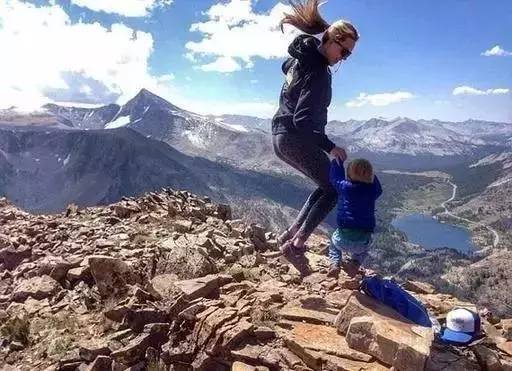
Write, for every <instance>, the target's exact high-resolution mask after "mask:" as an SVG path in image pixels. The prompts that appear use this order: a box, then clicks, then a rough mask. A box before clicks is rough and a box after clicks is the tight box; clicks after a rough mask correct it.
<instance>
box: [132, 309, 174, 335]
mask: <svg viewBox="0 0 512 371" xmlns="http://www.w3.org/2000/svg"><path fill="white" fill-rule="evenodd" d="M123 320H124V323H125V324H126V325H127V326H128V327H129V328H130V329H132V330H133V331H134V332H141V331H142V330H143V329H144V327H145V326H146V325H148V324H155V323H164V322H167V321H168V320H170V319H169V316H168V314H167V313H166V312H165V311H162V310H158V309H153V308H147V309H138V310H133V311H128V312H127V313H126V315H125V316H124V318H123Z"/></svg>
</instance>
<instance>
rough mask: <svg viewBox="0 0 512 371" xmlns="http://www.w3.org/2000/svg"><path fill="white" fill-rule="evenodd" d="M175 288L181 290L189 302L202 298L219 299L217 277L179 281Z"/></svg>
mask: <svg viewBox="0 0 512 371" xmlns="http://www.w3.org/2000/svg"><path fill="white" fill-rule="evenodd" d="M174 286H175V287H177V288H178V289H180V291H181V292H182V293H183V294H184V295H185V298H186V299H187V300H194V299H197V298H200V297H212V296H213V297H218V295H219V279H218V277H217V276H216V275H208V276H205V277H201V278H196V279H192V280H185V281H177V282H175V283H174Z"/></svg>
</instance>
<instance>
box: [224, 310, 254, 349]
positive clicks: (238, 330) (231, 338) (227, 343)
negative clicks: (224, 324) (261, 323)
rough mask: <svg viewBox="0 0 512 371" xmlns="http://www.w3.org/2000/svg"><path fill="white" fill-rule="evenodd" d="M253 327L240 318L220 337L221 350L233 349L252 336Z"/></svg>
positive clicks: (245, 319) (246, 320)
mask: <svg viewBox="0 0 512 371" xmlns="http://www.w3.org/2000/svg"><path fill="white" fill-rule="evenodd" d="M253 329H254V325H253V324H252V323H251V322H249V321H248V319H247V318H245V317H244V318H241V319H240V321H238V323H237V324H236V325H235V326H234V327H232V328H230V329H229V330H227V331H226V332H225V333H224V334H223V335H222V348H224V349H233V348H234V347H236V346H238V344H240V343H243V342H244V340H246V339H248V338H249V337H251V335H252V331H253Z"/></svg>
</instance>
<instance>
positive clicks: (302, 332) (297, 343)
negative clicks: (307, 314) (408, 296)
mask: <svg viewBox="0 0 512 371" xmlns="http://www.w3.org/2000/svg"><path fill="white" fill-rule="evenodd" d="M292 326H293V328H292V330H291V331H285V330H283V332H282V333H281V335H282V336H283V337H284V339H285V342H286V344H290V345H291V350H292V351H293V352H294V353H296V354H297V355H298V356H299V357H300V358H303V356H304V350H314V351H320V352H325V353H327V354H332V355H335V356H338V357H343V358H347V359H352V360H355V361H362V362H369V361H371V359H372V357H371V356H370V355H368V354H365V353H362V352H359V351H357V350H354V349H351V348H350V347H349V345H348V343H347V341H346V340H345V338H344V337H343V336H341V335H339V334H338V333H337V332H336V329H335V328H334V327H331V326H323V325H312V324H309V323H293V324H292Z"/></svg>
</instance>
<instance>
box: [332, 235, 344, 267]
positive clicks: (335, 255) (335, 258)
mask: <svg viewBox="0 0 512 371" xmlns="http://www.w3.org/2000/svg"><path fill="white" fill-rule="evenodd" d="M341 258H342V254H341V249H339V248H338V247H337V246H336V244H335V243H334V242H333V241H331V243H330V245H329V260H330V261H331V264H335V265H336V266H338V267H339V266H340V265H341Z"/></svg>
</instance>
